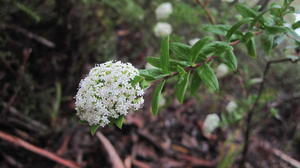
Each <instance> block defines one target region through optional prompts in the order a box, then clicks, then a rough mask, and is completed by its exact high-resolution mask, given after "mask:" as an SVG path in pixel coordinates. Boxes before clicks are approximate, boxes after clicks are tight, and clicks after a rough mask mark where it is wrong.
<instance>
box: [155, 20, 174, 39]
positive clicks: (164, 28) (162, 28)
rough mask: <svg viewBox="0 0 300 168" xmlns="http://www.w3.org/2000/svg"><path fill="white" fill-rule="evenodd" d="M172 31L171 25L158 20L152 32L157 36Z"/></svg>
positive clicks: (165, 34) (162, 35)
mask: <svg viewBox="0 0 300 168" xmlns="http://www.w3.org/2000/svg"><path fill="white" fill-rule="evenodd" d="M171 33H172V26H171V25H170V24H169V23H166V22H158V23H157V24H156V25H155V27H154V34H155V35H156V36H157V37H164V36H167V35H169V34H171Z"/></svg>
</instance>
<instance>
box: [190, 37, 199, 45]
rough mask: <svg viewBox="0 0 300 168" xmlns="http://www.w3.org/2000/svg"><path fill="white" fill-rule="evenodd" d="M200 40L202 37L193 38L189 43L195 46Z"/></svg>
mask: <svg viewBox="0 0 300 168" xmlns="http://www.w3.org/2000/svg"><path fill="white" fill-rule="evenodd" d="M199 40H200V38H194V39H191V40H190V41H189V44H190V45H191V46H193V45H194V44H196V43H197V42H198V41H199Z"/></svg>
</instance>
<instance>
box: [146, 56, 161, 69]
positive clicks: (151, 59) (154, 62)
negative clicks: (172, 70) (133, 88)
mask: <svg viewBox="0 0 300 168" xmlns="http://www.w3.org/2000/svg"><path fill="white" fill-rule="evenodd" d="M146 60H147V62H148V63H149V64H151V65H153V66H154V67H157V68H160V67H161V63H160V58H158V57H147V58H146Z"/></svg>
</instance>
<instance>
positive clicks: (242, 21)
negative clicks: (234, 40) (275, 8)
mask: <svg viewBox="0 0 300 168" xmlns="http://www.w3.org/2000/svg"><path fill="white" fill-rule="evenodd" d="M252 20H253V19H252V18H245V19H243V20H241V21H239V22H237V23H236V24H234V25H233V26H232V27H231V28H230V29H229V30H228V32H227V34H226V38H227V39H228V40H230V37H231V36H232V35H233V34H234V32H235V31H237V30H238V28H240V27H241V26H242V25H243V24H246V23H250V22H251V21H252Z"/></svg>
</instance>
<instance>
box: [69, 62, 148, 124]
mask: <svg viewBox="0 0 300 168" xmlns="http://www.w3.org/2000/svg"><path fill="white" fill-rule="evenodd" d="M138 74H139V72H138V70H137V69H136V68H134V67H133V66H132V65H131V64H130V63H122V62H120V61H118V62H113V61H109V62H106V63H103V64H99V65H96V66H95V67H94V68H92V69H91V70H90V72H89V74H88V76H87V77H85V78H84V79H82V80H81V82H80V84H79V89H78V92H77V95H76V103H75V105H76V110H77V115H78V116H79V118H80V119H81V120H83V121H87V122H88V123H89V125H91V126H92V125H100V126H105V125H106V124H108V123H110V120H111V119H117V118H118V117H120V116H125V115H126V114H127V113H128V112H131V111H133V110H137V109H139V108H140V107H141V106H142V104H143V103H144V99H143V97H142V96H143V94H144V91H143V90H142V89H141V87H140V85H139V84H136V85H134V86H133V85H132V84H131V81H132V80H133V79H134V78H135V77H136V76H137V75H138Z"/></svg>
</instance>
